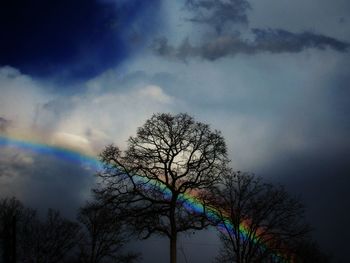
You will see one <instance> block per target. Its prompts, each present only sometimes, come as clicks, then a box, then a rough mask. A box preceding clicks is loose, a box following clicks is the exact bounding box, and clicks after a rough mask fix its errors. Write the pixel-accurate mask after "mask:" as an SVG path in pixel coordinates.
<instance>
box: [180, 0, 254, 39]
mask: <svg viewBox="0 0 350 263" xmlns="http://www.w3.org/2000/svg"><path fill="white" fill-rule="evenodd" d="M186 7H187V8H188V9H189V10H191V11H192V12H193V13H194V16H193V17H192V18H191V19H190V21H192V22H196V23H204V24H208V25H210V26H213V27H214V28H215V30H216V31H217V32H218V33H220V32H222V30H223V29H224V27H225V26H228V25H229V24H236V23H241V24H248V16H247V10H249V9H250V8H251V6H250V4H249V3H248V1H245V0H229V1H222V0H214V1H213V0H212V1H210V0H187V1H186Z"/></svg>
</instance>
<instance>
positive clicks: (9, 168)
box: [0, 149, 94, 218]
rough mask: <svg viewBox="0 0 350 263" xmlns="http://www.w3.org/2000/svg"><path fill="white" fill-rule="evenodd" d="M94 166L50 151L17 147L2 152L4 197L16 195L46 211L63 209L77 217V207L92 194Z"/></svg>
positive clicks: (1, 169)
mask: <svg viewBox="0 0 350 263" xmlns="http://www.w3.org/2000/svg"><path fill="white" fill-rule="evenodd" d="M93 173H94V170H89V169H85V168H84V164H81V165H79V164H74V163H69V162H67V161H65V160H60V159H57V158H54V157H52V156H49V155H46V156H44V155H39V154H35V153H30V152H23V151H20V150H15V149H7V150H6V151H5V150H4V149H2V150H1V152H0V175H3V176H4V177H3V176H1V177H2V180H1V181H0V187H1V189H2V191H1V193H0V198H1V197H4V196H16V197H17V198H19V199H20V200H21V201H23V202H24V203H25V204H26V205H29V206H31V207H33V208H36V209H39V211H41V212H43V211H45V210H46V209H47V208H54V209H59V210H61V211H62V212H63V213H64V214H65V215H67V216H69V217H71V218H75V215H76V209H77V208H78V207H79V206H80V205H82V204H83V203H84V202H85V201H86V200H87V199H88V198H89V196H90V189H91V187H93V185H94V176H93Z"/></svg>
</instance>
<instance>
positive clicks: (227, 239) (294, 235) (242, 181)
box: [213, 172, 309, 263]
mask: <svg viewBox="0 0 350 263" xmlns="http://www.w3.org/2000/svg"><path fill="white" fill-rule="evenodd" d="M213 193H214V195H213V197H214V198H213V204H214V205H215V206H216V207H219V208H220V209H218V210H217V218H218V221H217V222H216V223H217V224H219V226H220V229H221V232H220V234H219V236H220V239H221V242H222V245H223V246H222V248H221V251H220V254H219V256H218V257H217V262H236V263H250V262H275V261H276V260H277V261H278V260H282V259H290V258H292V257H293V256H294V253H295V250H293V247H295V245H296V243H297V242H299V241H300V240H301V239H302V238H303V237H305V235H306V234H307V233H308V231H309V227H308V226H307V225H306V224H305V223H304V221H303V219H302V218H303V214H304V210H303V206H302V205H301V204H300V203H299V202H298V201H297V200H296V199H294V198H291V197H290V196H289V195H288V193H287V192H286V191H285V190H284V189H283V188H282V187H276V186H273V185H270V184H265V183H263V182H262V181H261V179H258V178H256V177H254V176H253V175H248V174H243V173H240V172H237V173H235V172H231V173H228V174H226V175H225V176H223V177H222V181H221V186H220V188H218V189H216V191H213Z"/></svg>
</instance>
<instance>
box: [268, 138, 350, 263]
mask: <svg viewBox="0 0 350 263" xmlns="http://www.w3.org/2000/svg"><path fill="white" fill-rule="evenodd" d="M320 143H321V142H320ZM325 148H328V149H320V151H313V152H309V153H300V152H299V153H288V152H284V153H281V154H280V156H281V157H280V158H276V159H275V160H274V161H273V162H272V163H270V165H269V167H268V168H267V169H266V170H265V171H264V172H263V174H262V175H263V176H264V177H269V176H272V177H274V178H275V179H274V180H276V181H278V182H279V183H282V184H284V185H286V186H287V188H288V189H289V190H290V192H291V193H293V194H299V195H300V196H301V199H302V202H303V203H304V204H305V205H306V214H307V218H306V219H307V221H308V222H309V223H310V224H311V225H312V227H313V228H314V230H315V231H313V235H314V238H315V239H316V240H318V241H319V242H320V245H321V247H322V248H323V249H324V252H327V253H331V254H333V256H334V257H335V258H336V259H343V260H344V261H339V262H349V261H348V260H349V259H350V257H349V255H348V253H347V246H346V244H347V243H348V236H349V231H348V229H347V227H346V225H347V224H348V222H349V221H350V211H349V207H350V198H349V191H348V186H349V185H350V177H349V170H350V158H349V157H348V153H349V151H350V145H347V146H346V147H342V149H339V148H337V149H330V147H329V146H327V147H325Z"/></svg>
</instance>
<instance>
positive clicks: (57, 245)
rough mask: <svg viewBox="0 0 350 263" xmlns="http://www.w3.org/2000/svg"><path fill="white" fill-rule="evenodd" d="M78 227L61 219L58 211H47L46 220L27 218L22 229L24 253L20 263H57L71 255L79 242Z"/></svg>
mask: <svg viewBox="0 0 350 263" xmlns="http://www.w3.org/2000/svg"><path fill="white" fill-rule="evenodd" d="M79 231H80V227H79V225H78V224H77V223H75V222H72V221H70V220H68V219H65V218H63V217H62V216H61V215H60V213H59V212H58V211H55V210H52V209H49V210H48V213H47V216H46V220H45V221H41V220H39V219H38V218H37V217H35V216H34V217H32V218H28V221H27V222H25V224H24V225H23V227H22V235H23V236H22V237H21V247H22V249H23V251H24V253H23V259H22V261H21V262H28V263H32V262H33V263H34V262H43V263H58V262H65V261H66V260H68V259H69V258H70V257H72V255H73V251H74V248H75V247H76V246H77V244H78V241H79Z"/></svg>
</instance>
